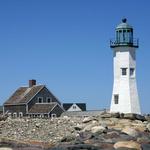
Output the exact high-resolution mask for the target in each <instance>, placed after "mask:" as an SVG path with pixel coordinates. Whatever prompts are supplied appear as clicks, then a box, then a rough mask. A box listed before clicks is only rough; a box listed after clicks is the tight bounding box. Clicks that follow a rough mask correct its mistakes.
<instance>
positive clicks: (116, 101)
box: [114, 94, 119, 104]
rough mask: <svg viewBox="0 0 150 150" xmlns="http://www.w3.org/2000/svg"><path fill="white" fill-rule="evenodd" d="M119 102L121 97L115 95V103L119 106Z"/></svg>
mask: <svg viewBox="0 0 150 150" xmlns="http://www.w3.org/2000/svg"><path fill="white" fill-rule="evenodd" d="M118 102H119V95H118V94H115V95H114V103H115V104H118Z"/></svg>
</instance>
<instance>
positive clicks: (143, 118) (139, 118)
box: [135, 114, 146, 121]
mask: <svg viewBox="0 0 150 150" xmlns="http://www.w3.org/2000/svg"><path fill="white" fill-rule="evenodd" d="M135 118H136V119H137V120H141V121H146V119H145V117H144V116H142V115H139V114H136V115H135Z"/></svg>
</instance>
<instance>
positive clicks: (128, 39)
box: [110, 18, 138, 48]
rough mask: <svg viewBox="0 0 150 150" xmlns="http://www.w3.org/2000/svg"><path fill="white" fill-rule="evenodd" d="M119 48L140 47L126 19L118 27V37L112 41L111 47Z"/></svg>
mask: <svg viewBox="0 0 150 150" xmlns="http://www.w3.org/2000/svg"><path fill="white" fill-rule="evenodd" d="M119 46H129V47H136V48H137V47H138V40H137V39H134V38H133V28H132V26H130V25H129V24H128V23H127V19H126V18H124V19H122V23H120V24H119V25H118V26H117V27H116V37H115V39H113V40H111V41H110V47H112V48H113V47H119Z"/></svg>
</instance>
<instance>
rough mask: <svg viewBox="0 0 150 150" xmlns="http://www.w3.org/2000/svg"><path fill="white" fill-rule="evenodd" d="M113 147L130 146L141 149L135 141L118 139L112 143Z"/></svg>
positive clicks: (136, 149) (137, 149)
mask: <svg viewBox="0 0 150 150" xmlns="http://www.w3.org/2000/svg"><path fill="white" fill-rule="evenodd" d="M114 148H115V149H119V148H130V149H135V150H142V148H141V145H140V144H139V143H137V142H135V141H119V142H117V143H115V144H114Z"/></svg>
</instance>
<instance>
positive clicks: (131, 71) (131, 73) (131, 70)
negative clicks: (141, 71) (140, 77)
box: [130, 68, 135, 77]
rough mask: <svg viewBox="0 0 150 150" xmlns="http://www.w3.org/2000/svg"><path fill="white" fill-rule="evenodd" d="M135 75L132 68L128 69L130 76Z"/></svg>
mask: <svg viewBox="0 0 150 150" xmlns="http://www.w3.org/2000/svg"><path fill="white" fill-rule="evenodd" d="M134 75H135V69H134V68H130V76H132V77H133V76H134Z"/></svg>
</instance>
